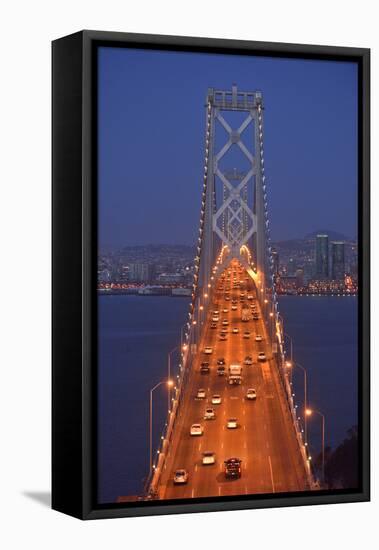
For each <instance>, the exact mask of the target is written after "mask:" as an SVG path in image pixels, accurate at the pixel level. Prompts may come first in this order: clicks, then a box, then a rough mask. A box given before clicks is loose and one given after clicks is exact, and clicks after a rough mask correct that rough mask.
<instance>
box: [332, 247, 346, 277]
mask: <svg viewBox="0 0 379 550" xmlns="http://www.w3.org/2000/svg"><path fill="white" fill-rule="evenodd" d="M331 258H332V279H333V280H335V281H341V280H343V279H344V277H345V243H343V242H332V249H331Z"/></svg>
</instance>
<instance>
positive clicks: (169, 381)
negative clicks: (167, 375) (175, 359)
mask: <svg viewBox="0 0 379 550" xmlns="http://www.w3.org/2000/svg"><path fill="white" fill-rule="evenodd" d="M167 385H168V387H169V388H172V386H173V385H174V381H173V380H167Z"/></svg>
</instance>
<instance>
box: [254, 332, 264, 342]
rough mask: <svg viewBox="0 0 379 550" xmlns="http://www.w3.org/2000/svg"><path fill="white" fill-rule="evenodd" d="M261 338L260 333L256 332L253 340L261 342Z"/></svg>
mask: <svg viewBox="0 0 379 550" xmlns="http://www.w3.org/2000/svg"><path fill="white" fill-rule="evenodd" d="M262 340H263V336H261V335H260V334H257V335H256V337H255V341H256V342H262Z"/></svg>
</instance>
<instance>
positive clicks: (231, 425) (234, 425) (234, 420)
mask: <svg viewBox="0 0 379 550" xmlns="http://www.w3.org/2000/svg"><path fill="white" fill-rule="evenodd" d="M226 427H227V428H228V429H229V430H235V429H236V428H237V427H238V424H237V418H229V420H228V421H227V423H226Z"/></svg>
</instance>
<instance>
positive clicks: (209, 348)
mask: <svg viewBox="0 0 379 550" xmlns="http://www.w3.org/2000/svg"><path fill="white" fill-rule="evenodd" d="M204 353H205V354H206V355H210V354H211V353H213V348H211V347H209V346H207V347H206V348H204Z"/></svg>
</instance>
